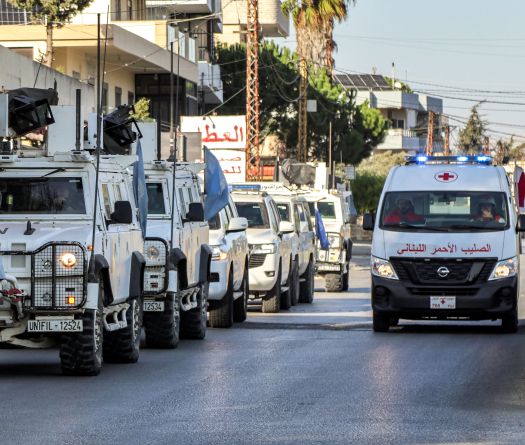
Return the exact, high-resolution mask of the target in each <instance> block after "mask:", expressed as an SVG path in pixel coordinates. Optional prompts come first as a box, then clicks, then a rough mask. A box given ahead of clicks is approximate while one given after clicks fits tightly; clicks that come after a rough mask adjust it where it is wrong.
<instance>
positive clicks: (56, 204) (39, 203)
mask: <svg viewBox="0 0 525 445" xmlns="http://www.w3.org/2000/svg"><path fill="white" fill-rule="evenodd" d="M0 213H1V214H5V215H12V214H25V215H34V214H40V215H45V214H57V213H59V214H85V213H86V205H85V200H84V190H83V187H82V179H81V178H71V177H68V178H64V177H59V178H56V177H47V178H46V177H35V178H20V177H18V178H5V177H4V178H0Z"/></svg>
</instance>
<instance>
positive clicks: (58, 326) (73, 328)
mask: <svg viewBox="0 0 525 445" xmlns="http://www.w3.org/2000/svg"><path fill="white" fill-rule="evenodd" d="M82 328H83V326H82V320H73V319H53V318H50V319H47V320H29V321H28V322H27V331H28V332H82Z"/></svg>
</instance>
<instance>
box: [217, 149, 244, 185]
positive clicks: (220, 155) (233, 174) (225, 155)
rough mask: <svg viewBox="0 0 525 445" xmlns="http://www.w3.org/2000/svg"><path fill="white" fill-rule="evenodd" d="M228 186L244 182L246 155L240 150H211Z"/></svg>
mask: <svg viewBox="0 0 525 445" xmlns="http://www.w3.org/2000/svg"><path fill="white" fill-rule="evenodd" d="M213 154H214V155H215V157H216V158H217V159H218V161H219V164H221V167H222V170H223V171H224V176H225V177H226V181H227V182H228V184H232V183H234V182H244V181H246V153H245V152H244V151H240V150H213Z"/></svg>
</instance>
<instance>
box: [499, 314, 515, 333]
mask: <svg viewBox="0 0 525 445" xmlns="http://www.w3.org/2000/svg"><path fill="white" fill-rule="evenodd" d="M518 323H519V319H518V308H514V309H513V310H512V311H510V312H509V313H508V314H507V315H506V316H504V317H503V318H502V319H501V332H503V333H505V334H515V333H516V332H518Z"/></svg>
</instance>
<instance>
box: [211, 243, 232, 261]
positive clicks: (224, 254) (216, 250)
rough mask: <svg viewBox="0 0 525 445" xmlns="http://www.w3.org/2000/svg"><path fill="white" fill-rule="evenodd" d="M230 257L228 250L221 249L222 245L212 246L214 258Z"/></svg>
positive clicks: (212, 256)
mask: <svg viewBox="0 0 525 445" xmlns="http://www.w3.org/2000/svg"><path fill="white" fill-rule="evenodd" d="M226 258H228V252H226V251H224V250H222V249H221V247H220V246H211V259H212V260H225V259H226Z"/></svg>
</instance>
